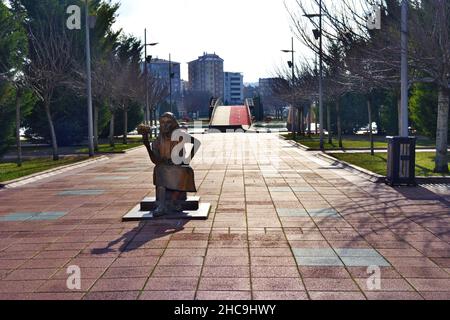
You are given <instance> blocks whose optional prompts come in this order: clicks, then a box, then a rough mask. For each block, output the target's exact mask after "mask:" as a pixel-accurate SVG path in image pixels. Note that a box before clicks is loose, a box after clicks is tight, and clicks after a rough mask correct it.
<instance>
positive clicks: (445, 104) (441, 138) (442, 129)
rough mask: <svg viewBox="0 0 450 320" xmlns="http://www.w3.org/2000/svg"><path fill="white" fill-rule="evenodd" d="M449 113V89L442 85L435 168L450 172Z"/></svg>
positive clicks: (440, 89)
mask: <svg viewBox="0 0 450 320" xmlns="http://www.w3.org/2000/svg"><path fill="white" fill-rule="evenodd" d="M448 114H449V91H448V89H446V88H443V87H440V88H439V98H438V118H437V130H436V167H435V169H434V171H435V172H438V173H448V151H447V149H448Z"/></svg>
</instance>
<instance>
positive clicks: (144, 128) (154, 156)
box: [138, 126, 162, 164]
mask: <svg viewBox="0 0 450 320" xmlns="http://www.w3.org/2000/svg"><path fill="white" fill-rule="evenodd" d="M149 130H150V128H149V127H147V126H140V127H139V128H138V131H139V133H141V134H142V141H143V143H144V145H145V148H147V152H148V155H149V156H150V159H151V160H152V162H153V163H154V164H159V163H161V162H162V160H161V157H160V156H159V154H158V153H157V152H156V151H155V150H153V148H152V145H151V144H150V140H149V139H148V134H149Z"/></svg>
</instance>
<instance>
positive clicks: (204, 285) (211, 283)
mask: <svg viewBox="0 0 450 320" xmlns="http://www.w3.org/2000/svg"><path fill="white" fill-rule="evenodd" d="M198 290H200V291H248V290H250V278H203V277H202V278H201V279H200V284H199V287H198Z"/></svg>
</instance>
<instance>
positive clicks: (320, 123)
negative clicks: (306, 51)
mask: <svg viewBox="0 0 450 320" xmlns="http://www.w3.org/2000/svg"><path fill="white" fill-rule="evenodd" d="M305 17H307V18H314V17H319V30H314V36H315V38H316V39H317V38H319V125H320V149H321V150H323V149H324V140H325V139H324V138H325V135H324V130H323V37H322V35H323V32H322V0H320V1H319V14H305ZM316 128H317V124H316Z"/></svg>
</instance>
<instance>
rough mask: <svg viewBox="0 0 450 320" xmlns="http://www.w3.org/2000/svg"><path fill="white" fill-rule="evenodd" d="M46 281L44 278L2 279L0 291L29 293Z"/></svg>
mask: <svg viewBox="0 0 450 320" xmlns="http://www.w3.org/2000/svg"><path fill="white" fill-rule="evenodd" d="M44 282H45V281H43V280H17V281H4V280H1V281H0V293H28V292H34V291H35V290H36V289H37V288H38V287H39V286H40V285H42V284H43V283H44Z"/></svg>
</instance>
